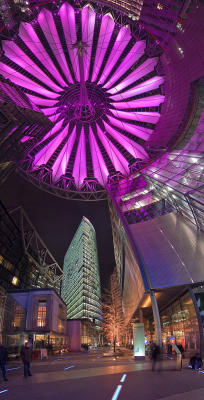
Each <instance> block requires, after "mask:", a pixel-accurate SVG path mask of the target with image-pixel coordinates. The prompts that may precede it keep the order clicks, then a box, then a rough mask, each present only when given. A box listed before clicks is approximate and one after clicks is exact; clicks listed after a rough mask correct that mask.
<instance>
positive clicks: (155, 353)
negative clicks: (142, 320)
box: [150, 343, 161, 371]
mask: <svg viewBox="0 0 204 400" xmlns="http://www.w3.org/2000/svg"><path fill="white" fill-rule="evenodd" d="M150 350H151V360H152V371H155V367H156V364H157V362H158V361H159V359H160V353H161V352H160V347H159V346H158V344H156V343H152V344H151V349H150ZM158 371H160V368H159V369H158Z"/></svg>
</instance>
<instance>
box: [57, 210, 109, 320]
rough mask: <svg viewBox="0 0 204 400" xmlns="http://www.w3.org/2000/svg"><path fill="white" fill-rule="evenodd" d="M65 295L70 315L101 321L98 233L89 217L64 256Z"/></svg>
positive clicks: (83, 221) (80, 226)
mask: <svg viewBox="0 0 204 400" xmlns="http://www.w3.org/2000/svg"><path fill="white" fill-rule="evenodd" d="M61 295H62V299H63V300H64V302H65V303H66V305H67V317H68V318H70V319H73V318H89V319H90V320H91V321H93V322H95V324H96V327H97V328H99V327H100V325H101V303H100V298H101V287H100V276H99V263H98V254H97V244H96V234H95V230H94V227H93V226H92V224H91V223H90V221H89V220H88V219H87V218H85V217H83V219H82V221H81V224H80V225H79V227H78V229H77V231H76V233H75V235H74V238H73V240H72V242H71V244H70V246H69V248H68V250H67V253H66V255H65V258H64V276H63V279H62V291H61Z"/></svg>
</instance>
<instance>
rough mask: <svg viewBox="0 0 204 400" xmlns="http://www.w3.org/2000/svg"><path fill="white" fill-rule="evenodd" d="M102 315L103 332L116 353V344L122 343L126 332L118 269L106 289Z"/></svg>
mask: <svg viewBox="0 0 204 400" xmlns="http://www.w3.org/2000/svg"><path fill="white" fill-rule="evenodd" d="M102 315H103V321H102V331H103V336H104V339H105V340H106V341H107V342H111V343H112V344H113V348H114V353H115V352H116V344H117V343H121V342H122V337H123V336H124V332H125V326H124V316H123V311H122V298H121V292H120V287H119V283H118V278H117V271H116V268H115V269H114V271H113V273H112V275H111V278H110V288H109V289H106V290H105V292H104V296H103V302H102Z"/></svg>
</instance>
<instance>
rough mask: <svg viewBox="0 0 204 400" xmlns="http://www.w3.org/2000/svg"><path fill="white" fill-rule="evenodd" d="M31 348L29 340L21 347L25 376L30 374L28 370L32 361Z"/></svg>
mask: <svg viewBox="0 0 204 400" xmlns="http://www.w3.org/2000/svg"><path fill="white" fill-rule="evenodd" d="M32 353H33V352H32V349H31V347H30V344H29V342H25V346H22V348H21V359H22V361H23V364H24V376H25V378H27V376H32V374H31V372H30V363H31V361H32Z"/></svg>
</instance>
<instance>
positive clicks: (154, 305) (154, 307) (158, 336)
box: [150, 290, 162, 347]
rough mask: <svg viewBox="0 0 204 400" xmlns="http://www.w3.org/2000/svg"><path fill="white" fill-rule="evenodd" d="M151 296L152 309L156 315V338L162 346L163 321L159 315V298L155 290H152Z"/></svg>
mask: <svg viewBox="0 0 204 400" xmlns="http://www.w3.org/2000/svg"><path fill="white" fill-rule="evenodd" d="M150 297H151V302H152V311H153V315H154V323H155V331H156V340H157V344H158V345H159V346H160V347H161V346H162V335H161V322H160V316H159V309H158V304H157V299H156V296H155V293H154V291H153V290H150Z"/></svg>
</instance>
